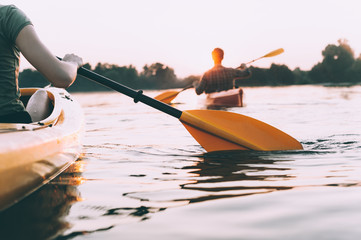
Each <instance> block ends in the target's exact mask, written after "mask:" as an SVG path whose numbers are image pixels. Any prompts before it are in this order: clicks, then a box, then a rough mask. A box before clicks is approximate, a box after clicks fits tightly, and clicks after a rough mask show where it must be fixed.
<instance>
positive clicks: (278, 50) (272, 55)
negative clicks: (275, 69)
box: [263, 48, 285, 57]
mask: <svg viewBox="0 0 361 240" xmlns="http://www.w3.org/2000/svg"><path fill="white" fill-rule="evenodd" d="M284 51H285V50H283V48H279V49H277V50H274V51H272V52H270V53H267V54H266V55H264V56H263V57H274V56H277V55H279V54H281V53H283V52H284Z"/></svg>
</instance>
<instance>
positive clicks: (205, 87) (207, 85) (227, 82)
mask: <svg viewBox="0 0 361 240" xmlns="http://www.w3.org/2000/svg"><path fill="white" fill-rule="evenodd" d="M250 76H251V72H250V70H249V69H248V68H246V69H245V70H241V69H239V68H226V67H223V66H222V65H221V64H218V65H215V66H214V67H213V68H212V69H210V70H208V71H207V72H206V73H205V74H204V75H203V76H202V78H201V80H200V82H199V85H198V86H197V87H196V93H197V95H200V94H202V93H203V92H205V93H212V92H220V91H224V90H229V89H232V88H234V80H235V79H237V78H246V77H250Z"/></svg>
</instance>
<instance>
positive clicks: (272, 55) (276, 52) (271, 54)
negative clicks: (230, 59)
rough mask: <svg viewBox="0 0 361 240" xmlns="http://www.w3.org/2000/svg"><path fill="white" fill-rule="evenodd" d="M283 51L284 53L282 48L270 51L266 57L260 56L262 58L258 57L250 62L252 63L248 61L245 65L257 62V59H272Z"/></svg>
mask: <svg viewBox="0 0 361 240" xmlns="http://www.w3.org/2000/svg"><path fill="white" fill-rule="evenodd" d="M284 51H285V50H283V48H279V49H277V50H274V51H272V52H269V53H267V54H266V55H264V56H262V57H259V58H257V59H254V60H252V61H250V62H248V63H246V64H250V63H253V62H255V61H257V60H259V59H262V58H267V57H274V56H277V55H280V54H281V53H283V52H284Z"/></svg>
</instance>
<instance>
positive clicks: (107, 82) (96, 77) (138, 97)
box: [78, 67, 182, 118]
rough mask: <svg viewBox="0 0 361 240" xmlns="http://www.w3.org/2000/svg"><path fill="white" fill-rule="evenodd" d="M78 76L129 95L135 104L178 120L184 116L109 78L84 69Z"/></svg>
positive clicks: (176, 110) (79, 70) (80, 69)
mask: <svg viewBox="0 0 361 240" xmlns="http://www.w3.org/2000/svg"><path fill="white" fill-rule="evenodd" d="M78 74H79V75H81V76H83V77H86V78H89V79H90V80H93V81H95V82H97V83H100V84H102V85H104V86H106V87H108V88H110V89H113V90H115V91H117V92H120V93H123V94H125V95H127V96H128V97H131V98H133V99H134V102H135V103H137V102H138V101H139V102H142V103H144V104H147V105H148V106H151V107H153V108H155V109H158V110H160V111H162V112H164V113H167V114H169V115H171V116H173V117H176V118H180V117H181V115H182V111H180V110H178V109H176V108H174V107H171V106H169V105H167V104H165V103H162V102H160V101H158V100H155V99H154V98H151V97H148V96H146V95H144V94H143V91H142V90H139V91H135V90H133V89H131V88H129V87H127V86H124V85H122V84H120V83H118V82H116V81H113V80H111V79H109V78H107V77H104V76H102V75H99V74H97V73H95V72H92V71H90V70H88V69H86V68H83V67H81V68H79V69H78Z"/></svg>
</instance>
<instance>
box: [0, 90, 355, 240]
mask: <svg viewBox="0 0 361 240" xmlns="http://www.w3.org/2000/svg"><path fill="white" fill-rule="evenodd" d="M158 93H159V92H150V94H149V95H151V94H153V95H154V96H155V95H157V94H158ZM76 97H77V98H78V100H79V101H80V102H81V104H82V105H83V108H84V112H85V115H86V122H87V126H86V138H85V143H84V148H85V157H84V159H83V160H82V161H80V163H83V164H82V165H80V166H84V162H86V163H87V165H86V170H85V171H84V170H82V168H83V167H80V169H78V170H74V171H75V173H71V174H70V175H68V173H66V174H65V175H64V174H62V175H61V176H60V177H59V178H57V179H56V180H55V181H53V182H52V184H51V185H48V186H46V187H45V188H43V189H42V191H38V192H37V193H35V194H34V195H32V196H30V197H29V198H27V199H26V201H23V202H21V203H19V204H18V205H16V208H15V207H14V208H13V209H9V211H7V212H4V213H2V214H0V221H1V224H0V233H1V234H2V233H3V232H4V234H2V235H0V239H2V236H11V235H10V234H12V233H13V232H15V230H18V229H20V228H23V229H25V231H24V232H27V233H28V234H33V236H35V237H37V238H36V239H44V238H43V237H44V236H46V238H51V237H55V238H56V239H76V240H81V239H107V240H108V239H120V238H124V239H182V240H183V239H187V240H193V239H194V240H196V239H197V240H198V239H242V238H243V239H321V238H322V237H323V236H330V235H327V234H329V233H330V232H332V234H334V233H335V232H336V233H338V235H337V234H336V235H335V236H342V237H340V238H334V239H355V238H352V237H354V236H359V234H358V235H357V234H355V233H361V232H355V231H356V230H354V229H358V227H357V228H354V226H355V225H357V223H358V222H359V221H358V220H361V219H360V217H359V215H360V214H359V213H360V211H361V209H360V207H358V206H359V201H360V200H361V199H360V198H361V197H359V196H361V195H360V194H359V186H361V179H360V175H361V163H360V156H361V141H360V139H361V128H359V126H360V125H361V112H360V111H356V110H357V109H358V108H359V103H360V99H361V87H354V88H352V89H349V88H322V87H313V86H305V87H282V88H249V89H246V90H245V103H246V107H243V108H228V109H222V110H227V111H232V112H236V113H240V114H244V115H247V116H250V117H254V118H256V119H259V120H261V121H264V122H266V123H269V124H271V125H273V126H275V127H277V128H279V129H281V130H283V131H285V132H286V133H289V134H290V135H291V136H294V137H295V138H296V139H298V140H299V141H300V142H301V143H302V145H303V146H304V149H305V150H303V151H277V152H256V151H244V152H239V151H238V152H237V151H234V152H226V153H225V152H222V153H221V152H218V153H204V150H203V149H202V148H201V147H200V146H199V145H198V144H197V142H196V141H195V140H194V139H193V138H192V137H191V136H190V135H189V134H188V133H187V132H186V130H185V129H184V128H183V126H182V125H181V124H180V123H179V121H178V120H177V119H175V120H174V119H173V118H171V117H169V116H167V115H165V114H164V113H161V112H159V111H157V110H153V109H151V108H149V107H148V106H144V105H142V104H140V103H139V104H134V103H133V102H132V100H131V99H128V98H127V97H125V96H123V95H120V94H118V93H109V92H107V93H96V94H78V95H77V96H76ZM175 106H176V107H177V108H179V109H181V110H186V109H195V108H196V109H199V108H202V106H198V105H197V104H196V102H195V100H194V93H193V92H190V91H189V92H188V91H184V92H182V93H181V94H179V96H178V97H177V104H176V105H175ZM355 109H356V110H355ZM70 172H71V171H70ZM85 179H86V180H87V181H86V182H85ZM63 180H64V181H67V182H68V183H69V184H62V183H64V182H63ZM330 199H331V200H330ZM350 202H351V204H350ZM30 206H31V207H30ZM20 215H27V217H26V218H27V220H21V222H20V225H17V224H18V223H17V221H18V220H17V219H20V218H19V217H16V218H14V216H20ZM214 216H217V217H214ZM9 219H10V221H9ZM5 220H6V221H5ZM350 222H352V223H354V224H353V225H352V224H351V223H350ZM340 223H345V224H340ZM39 229H42V230H39ZM345 229H346V230H345ZM345 231H346V232H345ZM192 233H194V234H192ZM284 233H287V234H288V235H287V234H284ZM16 234H18V235H17V236H19V238H20V239H21V237H24V236H25V234H23V235H22V234H21V232H20V231H18V232H16ZM325 234H326V235H325ZM332 236H334V235H332ZM332 236H331V239H332ZM46 238H45V239H46ZM326 238H327V237H326ZM326 238H324V239H326Z"/></svg>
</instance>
